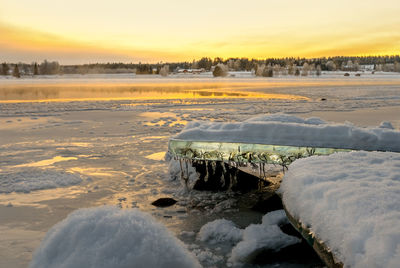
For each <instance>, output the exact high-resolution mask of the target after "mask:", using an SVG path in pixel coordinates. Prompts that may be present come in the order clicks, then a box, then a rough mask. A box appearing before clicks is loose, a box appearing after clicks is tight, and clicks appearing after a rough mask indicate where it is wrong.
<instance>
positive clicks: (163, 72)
mask: <svg viewBox="0 0 400 268" xmlns="http://www.w3.org/2000/svg"><path fill="white" fill-rule="evenodd" d="M168 73H169V66H168V65H164V66H163V67H161V69H160V75H161V76H168Z"/></svg>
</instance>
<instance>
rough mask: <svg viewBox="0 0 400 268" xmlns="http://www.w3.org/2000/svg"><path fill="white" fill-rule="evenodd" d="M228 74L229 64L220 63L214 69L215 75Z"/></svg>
mask: <svg viewBox="0 0 400 268" xmlns="http://www.w3.org/2000/svg"><path fill="white" fill-rule="evenodd" d="M227 75H228V66H226V65H224V64H222V63H218V64H217V65H216V66H215V68H214V71H213V76H214V77H218V76H227Z"/></svg>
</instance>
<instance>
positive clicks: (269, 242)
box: [229, 210, 301, 263]
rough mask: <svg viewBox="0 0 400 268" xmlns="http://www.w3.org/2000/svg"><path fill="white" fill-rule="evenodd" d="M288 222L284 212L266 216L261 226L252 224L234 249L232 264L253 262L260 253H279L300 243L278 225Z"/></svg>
mask: <svg viewBox="0 0 400 268" xmlns="http://www.w3.org/2000/svg"><path fill="white" fill-rule="evenodd" d="M285 222H287V219H286V215H285V212H284V211H283V210H278V211H273V212H270V213H268V214H266V215H265V216H264V217H263V219H262V223H261V224H251V225H249V226H248V227H246V229H244V232H243V240H242V241H240V242H239V243H238V244H237V245H236V246H235V247H234V248H233V249H232V253H231V257H230V258H229V261H230V262H233V263H243V262H251V260H252V258H254V257H255V256H256V255H257V254H258V253H260V252H262V251H264V250H271V251H279V250H280V249H282V248H284V247H287V246H290V245H293V244H297V243H299V242H300V241H301V240H300V239H299V238H297V237H294V236H290V235H287V234H285V233H283V232H282V230H281V229H280V228H279V226H278V225H277V224H280V223H285Z"/></svg>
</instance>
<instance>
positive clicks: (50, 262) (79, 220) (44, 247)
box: [30, 207, 200, 268]
mask: <svg viewBox="0 0 400 268" xmlns="http://www.w3.org/2000/svg"><path fill="white" fill-rule="evenodd" d="M30 267H31V268H36V267H37V268H39V267H62V268H69V267H71V268H77V267H85V268H90V267H93V268H94V267H96V268H101V267H104V268H106V267H107V268H108V267H114V268H118V267H171V268H173V267H182V268H183V267H185V268H186V267H200V264H199V263H198V261H197V260H196V259H195V258H194V257H193V256H192V255H191V254H190V253H189V252H188V250H187V249H186V248H185V247H184V245H183V243H181V242H180V241H179V240H178V239H176V238H175V237H174V236H173V235H172V234H170V233H169V232H168V230H167V229H166V228H165V227H164V226H162V225H161V224H159V223H157V222H156V221H155V220H154V219H153V218H152V217H151V216H149V215H147V214H145V213H142V212H140V211H139V210H120V209H117V208H113V207H100V208H90V209H79V210H77V211H75V212H73V213H71V214H70V215H69V216H68V217H67V218H66V219H65V220H63V221H62V222H60V223H58V224H56V225H55V226H54V227H52V228H51V229H50V230H49V231H48V233H47V235H46V237H45V238H44V240H43V241H42V243H41V246H40V248H39V249H38V250H37V252H36V253H35V254H34V257H33V260H32V262H31V264H30Z"/></svg>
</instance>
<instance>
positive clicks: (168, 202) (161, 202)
mask: <svg viewBox="0 0 400 268" xmlns="http://www.w3.org/2000/svg"><path fill="white" fill-rule="evenodd" d="M176 202H177V201H176V200H175V199H172V198H169V197H164V198H159V199H157V200H156V201H154V202H153V203H151V204H152V205H153V206H156V207H162V208H164V207H170V206H172V205H174V204H175V203H176Z"/></svg>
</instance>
